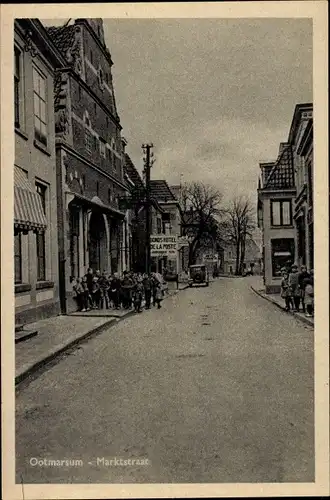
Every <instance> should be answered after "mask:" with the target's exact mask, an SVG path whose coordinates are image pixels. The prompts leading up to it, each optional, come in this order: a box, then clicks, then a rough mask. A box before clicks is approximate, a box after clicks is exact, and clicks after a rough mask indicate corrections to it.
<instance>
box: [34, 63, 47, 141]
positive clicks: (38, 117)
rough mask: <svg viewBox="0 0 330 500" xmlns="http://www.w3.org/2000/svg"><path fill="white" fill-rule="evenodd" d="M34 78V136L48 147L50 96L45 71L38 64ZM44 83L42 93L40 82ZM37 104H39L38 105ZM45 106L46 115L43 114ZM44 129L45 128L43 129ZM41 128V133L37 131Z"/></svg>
mask: <svg viewBox="0 0 330 500" xmlns="http://www.w3.org/2000/svg"><path fill="white" fill-rule="evenodd" d="M37 76H38V78H39V80H38V85H37V89H36V85H35V84H36V77H37ZM32 78H33V116H34V138H35V139H36V140H37V141H38V142H39V143H41V144H43V145H44V146H46V147H47V145H48V109H47V103H48V98H47V97H48V96H47V77H46V76H45V75H44V74H43V72H42V71H41V70H40V69H39V68H38V67H37V66H36V65H33V67H32ZM41 81H42V82H43V83H44V93H42V90H41V86H40V82H41ZM36 104H37V105H36ZM43 106H44V108H45V109H44V115H43V111H42V110H43ZM37 122H39V124H40V128H39V129H38V127H37ZM43 129H44V130H43ZM38 130H39V135H38V133H37V131H38Z"/></svg>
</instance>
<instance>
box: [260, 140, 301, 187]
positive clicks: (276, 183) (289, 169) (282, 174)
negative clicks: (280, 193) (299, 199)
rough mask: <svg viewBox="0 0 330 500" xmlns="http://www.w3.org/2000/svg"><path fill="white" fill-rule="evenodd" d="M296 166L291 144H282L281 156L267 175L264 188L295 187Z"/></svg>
mask: <svg viewBox="0 0 330 500" xmlns="http://www.w3.org/2000/svg"><path fill="white" fill-rule="evenodd" d="M294 187H295V184H294V168H293V159H292V148H291V145H290V144H283V143H282V144H281V146H280V153H279V156H278V158H277V160H276V162H275V164H274V166H273V168H272V170H271V172H270V174H269V176H268V177H267V180H266V182H265V184H264V189H279V190H281V189H290V188H294Z"/></svg>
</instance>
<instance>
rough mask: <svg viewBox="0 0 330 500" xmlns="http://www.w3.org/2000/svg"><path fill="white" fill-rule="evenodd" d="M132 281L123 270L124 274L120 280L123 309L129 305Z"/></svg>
mask: <svg viewBox="0 0 330 500" xmlns="http://www.w3.org/2000/svg"><path fill="white" fill-rule="evenodd" d="M132 287H133V281H132V279H131V278H130V276H129V274H128V272H127V271H124V276H123V279H122V282H121V291H122V301H123V307H124V309H129V308H130V306H131V300H132V299H131V290H132Z"/></svg>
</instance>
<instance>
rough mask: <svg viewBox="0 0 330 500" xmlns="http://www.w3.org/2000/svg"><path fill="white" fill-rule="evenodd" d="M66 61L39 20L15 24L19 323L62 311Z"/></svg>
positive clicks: (18, 21) (18, 20)
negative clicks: (61, 108) (59, 174)
mask: <svg viewBox="0 0 330 500" xmlns="http://www.w3.org/2000/svg"><path fill="white" fill-rule="evenodd" d="M64 65H65V59H64V57H62V56H61V54H60V53H59V52H58V51H57V49H56V47H55V45H54V44H53V43H52V41H51V39H50V38H49V37H48V35H47V32H46V30H45V28H44V27H43V26H42V24H41V23H40V22H39V21H38V19H16V20H15V24H14V99H15V102H14V124H15V165H14V263H15V321H16V324H22V323H29V322H34V321H36V320H39V319H42V318H45V317H48V316H52V315H55V314H58V313H59V310H60V300H59V273H58V238H57V190H56V154H55V125H54V122H55V116H54V99H53V88H54V73H55V69H56V68H58V67H61V66H64Z"/></svg>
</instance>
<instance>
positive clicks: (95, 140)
mask: <svg viewBox="0 0 330 500" xmlns="http://www.w3.org/2000/svg"><path fill="white" fill-rule="evenodd" d="M97 142H98V141H97V137H96V135H94V136H93V144H94V151H97Z"/></svg>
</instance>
